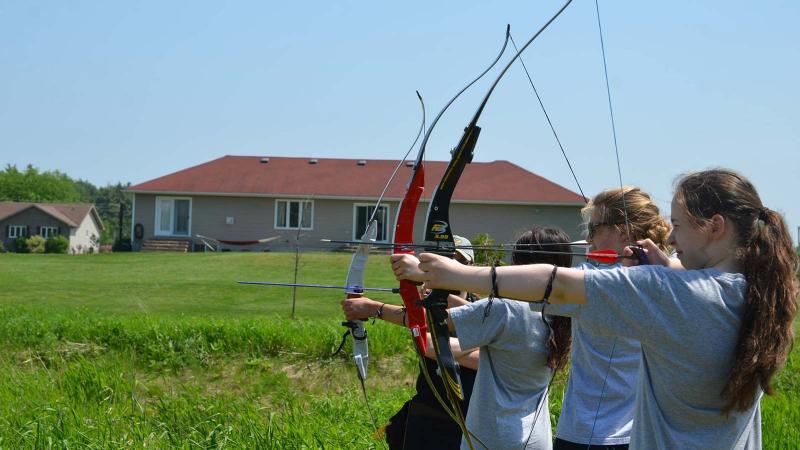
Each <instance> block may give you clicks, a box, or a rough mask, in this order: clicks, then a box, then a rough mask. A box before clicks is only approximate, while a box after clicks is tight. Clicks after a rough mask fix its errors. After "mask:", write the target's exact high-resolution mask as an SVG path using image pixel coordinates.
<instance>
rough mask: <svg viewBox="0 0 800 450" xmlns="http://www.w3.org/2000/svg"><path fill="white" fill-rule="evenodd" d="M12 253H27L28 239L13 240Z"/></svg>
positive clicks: (21, 237)
mask: <svg viewBox="0 0 800 450" xmlns="http://www.w3.org/2000/svg"><path fill="white" fill-rule="evenodd" d="M14 251H15V252H17V253H28V238H26V237H25V236H20V237H18V238H16V239H14Z"/></svg>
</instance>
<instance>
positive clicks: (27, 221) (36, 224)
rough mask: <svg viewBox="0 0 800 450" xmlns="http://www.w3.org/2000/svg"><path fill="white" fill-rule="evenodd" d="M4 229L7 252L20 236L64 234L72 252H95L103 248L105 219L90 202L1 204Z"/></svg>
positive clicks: (0, 210)
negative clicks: (100, 247)
mask: <svg viewBox="0 0 800 450" xmlns="http://www.w3.org/2000/svg"><path fill="white" fill-rule="evenodd" d="M0 230H2V233H3V237H2V239H3V244H4V245H5V248H7V249H13V248H14V241H15V239H16V238H17V237H20V236H33V235H39V236H42V237H43V238H45V239H46V238H49V237H51V236H55V235H63V236H66V237H67V238H68V239H69V252H70V253H92V252H96V251H97V250H98V249H99V245H100V234H101V233H102V231H103V220H102V219H100V215H98V213H97V209H95V207H94V205H92V204H90V203H27V202H0Z"/></svg>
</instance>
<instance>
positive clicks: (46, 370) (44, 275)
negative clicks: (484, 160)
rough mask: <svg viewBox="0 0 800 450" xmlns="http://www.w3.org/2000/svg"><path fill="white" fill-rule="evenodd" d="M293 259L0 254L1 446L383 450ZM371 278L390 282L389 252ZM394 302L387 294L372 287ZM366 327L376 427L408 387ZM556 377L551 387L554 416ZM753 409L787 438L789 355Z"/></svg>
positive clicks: (405, 368)
mask: <svg viewBox="0 0 800 450" xmlns="http://www.w3.org/2000/svg"><path fill="white" fill-rule="evenodd" d="M349 258H350V256H349V255H346V254H328V253H325V254H318V253H308V254H302V255H301V260H300V261H301V262H300V270H299V280H300V281H304V282H314V283H330V284H342V282H343V281H344V278H345V271H346V270H347V266H348V263H349ZM293 270H294V255H293V254H280V253H222V254H102V255H82V256H67V255H15V254H0V287H1V288H0V380H3V381H0V449H5V448H9V449H17V448H37V449H38V448H131V447H133V448H145V447H146V448H280V449H284V448H297V449H300V448H383V447H384V445H383V444H382V442H381V440H380V439H378V438H376V437H375V436H374V430H373V428H372V425H371V423H370V419H369V414H368V413H367V411H366V410H365V407H364V400H363V398H362V397H361V392H360V389H359V388H358V383H357V381H356V377H355V374H354V369H353V367H352V364H350V363H349V361H348V359H347V357H346V355H340V356H337V357H332V356H331V355H332V353H333V351H334V349H335V348H336V346H337V345H338V343H339V339H340V336H341V333H342V332H343V329H342V327H341V326H340V325H339V322H340V320H341V312H340V310H339V301H340V299H341V298H342V294H341V292H339V291H334V290H312V289H299V290H298V291H297V293H298V295H297V317H298V318H297V319H296V320H292V319H290V318H289V316H290V314H291V296H292V290H291V288H268V287H260V286H242V285H237V284H236V283H235V281H236V280H271V281H291V280H292V277H293ZM367 279H368V283H367V284H368V285H370V286H380V287H391V286H395V285H396V282H395V281H394V280H393V277H392V275H391V271H390V270H388V258H387V257H386V256H373V257H372V258H371V260H370V263H369V265H368V272H367ZM375 297H376V298H382V299H384V300H385V301H394V302H399V301H400V300H399V297H397V296H394V295H392V294H382V295H381V296H375ZM369 330H370V355H371V360H370V376H369V379H368V380H367V390H368V392H369V395H370V405H371V406H372V408H373V412H374V413H375V416H376V418H377V421H378V423H379V425H380V424H383V423H385V422H386V421H387V419H388V418H389V417H391V415H392V414H393V413H394V412H395V411H396V410H397V408H399V406H400V405H401V404H402V403H403V402H404V401H405V400H406V399H407V398H408V397H409V396H410V394H411V392H412V391H413V381H414V377H415V373H416V365H415V364H416V362H415V356H414V353H413V351H412V350H411V346H410V341H409V337H408V334H407V333H406V331H405V330H403V329H402V328H400V327H395V326H390V325H387V324H385V323H383V322H377V323H375V324H374V325H371V326H370V327H369ZM563 381H564V380H563V378H558V379H557V382H556V383H555V384H554V386H553V389H552V390H551V396H550V400H551V414H552V415H553V418H552V419H553V422H554V423H555V421H556V420H557V415H558V412H559V411H560V399H561V395H562V392H563V385H564V384H563ZM775 385H776V389H777V391H778V394H777V395H776V396H774V397H768V398H765V400H764V401H763V403H762V411H763V412H762V420H763V431H764V447H765V448H769V449H783V448H785V449H789V448H798V447H800V411H798V405H800V391H799V389H798V388H800V357H799V356H798V351H797V350H795V352H794V353H793V355H792V357H791V359H790V361H789V364H788V367H787V368H786V369H785V370H784V371H782V372H781V374H780V375H779V376H778V378H777V380H776V383H775Z"/></svg>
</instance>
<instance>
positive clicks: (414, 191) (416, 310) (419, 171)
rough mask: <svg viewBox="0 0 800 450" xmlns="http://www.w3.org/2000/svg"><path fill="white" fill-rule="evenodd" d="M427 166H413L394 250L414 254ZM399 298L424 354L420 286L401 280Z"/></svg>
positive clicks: (419, 164) (399, 215)
mask: <svg viewBox="0 0 800 450" xmlns="http://www.w3.org/2000/svg"><path fill="white" fill-rule="evenodd" d="M424 186H425V168H424V166H423V164H422V161H421V160H418V161H417V163H416V164H415V165H414V174H413V175H412V177H411V180H410V181H409V183H408V189H407V190H406V196H405V197H404V198H403V200H402V202H401V203H400V206H399V208H398V210H397V220H396V222H395V231H394V253H402V254H410V255H413V254H414V249H413V248H410V247H408V246H407V245H408V244H411V243H412V242H413V241H414V215H415V214H416V211H417V205H418V204H419V200H420V198H421V197H422V192H423V191H424V189H425V187H424ZM400 297H402V299H403V305H404V306H405V308H406V320H407V326H408V328H409V330H411V335H412V337H413V338H414V342H415V343H416V345H417V348H418V349H419V351H420V352H421V353H422V354H425V350H426V349H427V334H428V325H427V323H426V321H425V309H424V308H422V307H421V306H420V305H419V301H420V299H421V296H420V292H419V288H418V287H417V286H416V285H415V284H414V283H412V282H410V281H408V280H401V281H400Z"/></svg>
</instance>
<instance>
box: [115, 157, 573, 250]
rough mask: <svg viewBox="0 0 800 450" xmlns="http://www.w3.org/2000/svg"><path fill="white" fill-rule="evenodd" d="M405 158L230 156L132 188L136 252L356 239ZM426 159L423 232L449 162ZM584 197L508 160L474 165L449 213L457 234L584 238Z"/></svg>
mask: <svg viewBox="0 0 800 450" xmlns="http://www.w3.org/2000/svg"><path fill="white" fill-rule="evenodd" d="M399 162H400V161H397V160H372V159H370V160H356V159H333V158H297V157H259V156H223V157H221V158H218V159H215V160H212V161H209V162H206V163H203V164H200V165H197V166H194V167H190V168H188V169H184V170H180V171H178V172H175V173H171V174H169V175H165V176H162V177H160V178H156V179H153V180H150V181H146V182H143V183H140V184H136V185H134V186H131V187H130V188H128V190H127V192H129V193H132V194H133V213H132V214H133V224H134V225H133V227H134V230H132V231H133V232H132V233H131V235H132V236H133V238H132V239H133V242H132V244H133V247H134V249H137V248H140V247H141V245H142V243H143V242H145V241H148V240H154V239H185V240H187V241H190V242H191V244H193V246H195V248H200V247H199V246H200V245H201V244H200V243H199V241H198V238H197V235H203V236H208V237H211V238H214V239H218V240H227V241H231V242H236V241H254V240H258V239H264V238H270V237H276V236H278V237H280V238H278V239H275V240H272V241H271V242H270V244H269V245H270V248H273V249H281V248H282V247H284V248H288V247H289V246H291V245H292V243H293V242H295V239H296V236H297V235H298V234H300V235H301V236H302V242H304V243H305V245H311V246H316V247H319V248H330V247H325V246H324V245H322V244H320V243H319V240H320V239H323V238H328V239H338V240H350V239H357V238H359V237H360V235H361V234H362V233H363V231H364V229H365V227H366V223H367V220H368V217H369V215H370V214H371V213H372V208H373V206H374V204H375V202H376V201H377V199H378V196H379V194H380V192H381V190H382V189H383V187H384V185H385V184H386V182H387V180H388V179H389V176H390V175H391V173H392V171H393V170H394V169H395V167H396V166H397V164H398V163H399ZM447 164H448V163H447V162H445V161H426V162H425V177H426V189H425V193H424V194H423V199H422V201H421V202H420V206H419V208H418V210H417V217H416V221H415V223H416V225H417V226H416V228H417V229H416V233H415V236H416V237H417V238H418V239H421V238H422V234H423V233H422V228H423V226H424V219H425V215H426V212H427V205H428V203H429V200H430V192H432V191H433V190H434V187H435V185H436V183H438V182H439V180H440V179H441V177H442V174H443V172H444V170H445V168H446V167H447ZM412 165H413V162H406V163H405V164H404V165H403V166H402V167H401V168H400V170H399V171H398V173H397V175H396V176H395V178H394V179H393V180H392V182H391V183H390V185H389V187H388V190H387V192H386V194H385V196H384V199H383V201H382V203H381V206H380V209H379V211H378V214H377V217H378V223H379V226H378V240H379V241H391V240H392V238H393V236H392V234H393V232H394V220H395V215H396V213H397V207H398V204H399V202H400V200H402V198H403V196H404V195H405V190H406V185H407V183H408V180H409V178H410V176H411V169H412ZM583 205H584V200H583V198H582V197H581V196H580V195H578V194H576V193H575V192H572V191H570V190H569V189H566V188H564V187H562V186H559V185H558V184H555V183H553V182H551V181H549V180H547V179H545V178H543V177H541V176H539V175H536V174H534V173H532V172H529V171H527V170H525V169H523V168H522V167H519V166H517V165H515V164H512V163H510V162H508V161H492V162H473V163H471V164H468V165H467V168H466V169H465V171H464V174H463V175H462V177H461V179H460V180H459V183H458V185H457V186H456V189H455V192H454V195H453V200H452V203H451V209H450V219H451V222H452V224H453V227H454V229H455V230H456V233H457V234H460V235H464V236H466V237H469V238H472V237H474V236H475V235H477V234H478V233H489V235H490V236H491V237H492V238H494V239H495V240H496V242H510V241H512V240H513V239H514V238H515V237H516V236H517V235H518V234H519V233H520V232H522V231H524V230H526V229H529V228H530V226H531V225H534V224H537V225H546V226H557V227H560V228H562V229H563V230H565V231H566V232H567V233H568V234H570V236H571V237H573V238H574V239H580V238H581V233H580V224H581V218H580V209H581V207H582V206H583Z"/></svg>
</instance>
